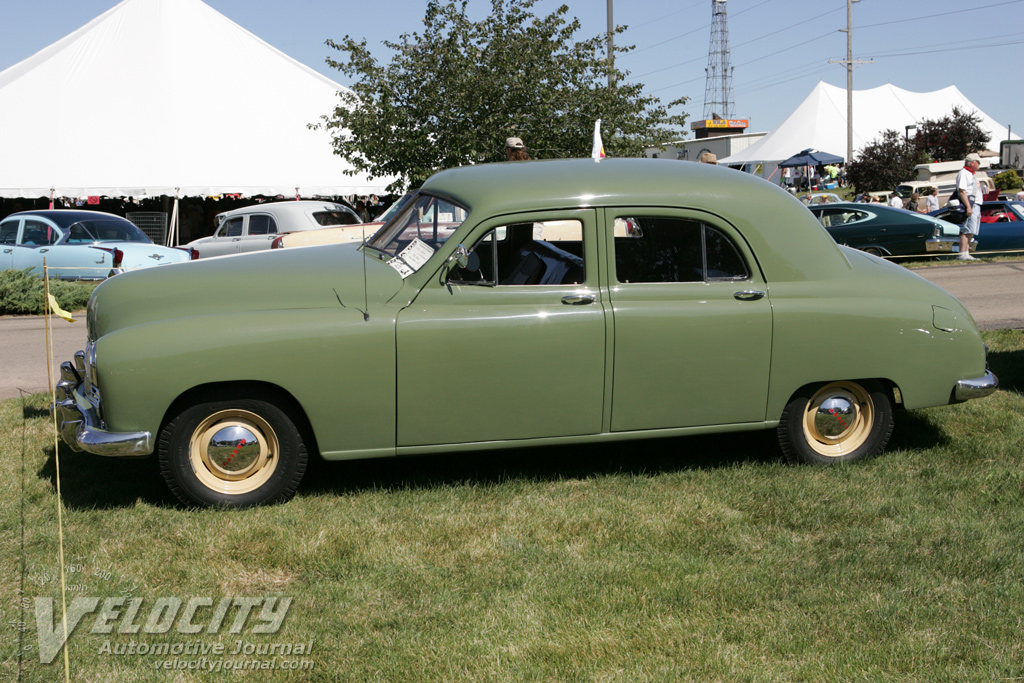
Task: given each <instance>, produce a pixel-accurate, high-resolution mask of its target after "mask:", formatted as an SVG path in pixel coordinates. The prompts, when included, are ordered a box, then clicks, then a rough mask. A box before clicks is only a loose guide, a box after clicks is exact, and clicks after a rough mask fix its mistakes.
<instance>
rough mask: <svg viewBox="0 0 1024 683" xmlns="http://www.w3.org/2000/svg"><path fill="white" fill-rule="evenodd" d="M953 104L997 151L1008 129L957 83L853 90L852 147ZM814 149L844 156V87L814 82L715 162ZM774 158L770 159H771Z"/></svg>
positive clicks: (769, 160) (774, 158)
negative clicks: (770, 125) (774, 119)
mask: <svg viewBox="0 0 1024 683" xmlns="http://www.w3.org/2000/svg"><path fill="white" fill-rule="evenodd" d="M953 107H960V108H961V109H962V110H963V111H965V112H970V113H977V114H978V115H979V116H981V123H980V124H979V125H980V126H981V128H982V129H983V130H985V131H986V132H987V133H988V134H989V135H990V136H991V140H990V141H989V147H990V148H991V149H992V150H994V151H996V150H998V149H999V141H1000V140H1005V139H1006V137H1007V134H1008V132H1007V130H1006V128H1005V127H1003V126H1000V125H999V124H998V123H996V121H995V120H994V119H992V118H991V117H990V116H988V115H986V114H985V112H983V111H981V110H980V109H978V108H977V107H976V106H974V104H973V103H972V102H971V101H970V100H968V99H967V98H966V97H964V95H963V93H961V92H960V91H959V90H958V89H957V88H956V86H952V85H951V86H949V87H948V88H943V89H942V90H936V91H934V92H926V93H916V92H910V91H909V90H903V89H901V88H897V87H896V86H894V85H891V84H890V85H883V86H879V87H877V88H871V89H869V90H854V91H853V150H854V154H855V155H856V153H857V151H858V150H860V149H863V148H864V147H865V146H867V145H868V144H869V143H871V142H872V141H873V140H875V139H876V138H879V137H881V135H882V133H883V132H884V131H886V130H895V131H898V132H900V133H904V132H905V127H906V126H910V125H915V124H917V123H919V122H921V121H923V120H925V119H929V120H932V121H935V120H937V119H941V118H942V117H944V116H948V115H949V114H950V113H952V111H953ZM809 148H810V149H817V150H821V151H822V152H829V153H830V154H835V155H838V156H841V157H844V158H845V157H846V89H845V88H838V87H836V86H834V85H829V84H827V83H824V82H819V83H818V85H817V86H815V88H814V90H812V91H811V94H810V95H808V96H807V99H805V100H804V101H803V102H801V103H800V106H799V107H797V108H796V110H795V111H793V113H792V114H790V115H789V116H788V117H787V118H786V120H785V121H783V122H782V123H781V124H780V125H779V127H778V128H776V129H775V130H773V131H772V132H770V133H768V134H767V135H766V136H764V137H763V138H761V139H760V140H758V141H757V142H755V143H754V144H752V145H751V146H750V147H747V148H746V149H744V150H743V151H741V152H738V153H736V154H733V155H732V156H730V157H727V158H725V159H719V160H718V163H719V164H746V163H758V162H760V163H764V164H766V165H768V164H772V166H773V167H774V165H775V164H777V162H779V161H782V160H784V159H788V158H789V157H791V156H793V155H794V154H797V153H798V152H800V151H801V150H804V149H809ZM773 162H774V163H773Z"/></svg>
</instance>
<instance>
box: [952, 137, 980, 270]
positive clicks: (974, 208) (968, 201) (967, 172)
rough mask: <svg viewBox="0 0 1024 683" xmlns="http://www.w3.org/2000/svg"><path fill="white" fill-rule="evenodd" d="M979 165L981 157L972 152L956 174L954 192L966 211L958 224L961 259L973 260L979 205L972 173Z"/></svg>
mask: <svg viewBox="0 0 1024 683" xmlns="http://www.w3.org/2000/svg"><path fill="white" fill-rule="evenodd" d="M979 166H981V157H979V156H978V155H977V154H974V153H973V152H972V153H971V154H968V155H967V158H966V159H964V167H963V168H962V169H961V170H960V172H959V173H957V174H956V194H957V197H959V199H960V204H962V205H963V207H964V210H965V211H966V213H967V220H965V221H964V222H963V223H961V224H960V256H959V257H957V258H959V259H960V260H961V261H973V260H974V257H973V256H971V254H970V253H969V252H970V248H971V238H972V237H974V236H975V235H977V234H978V228H979V226H980V225H981V207H980V206H979V205H978V204H980V203H978V202H976V197H977V194H978V181H977V180H976V179H975V177H974V174H975V173H976V172H977V170H978V167H979Z"/></svg>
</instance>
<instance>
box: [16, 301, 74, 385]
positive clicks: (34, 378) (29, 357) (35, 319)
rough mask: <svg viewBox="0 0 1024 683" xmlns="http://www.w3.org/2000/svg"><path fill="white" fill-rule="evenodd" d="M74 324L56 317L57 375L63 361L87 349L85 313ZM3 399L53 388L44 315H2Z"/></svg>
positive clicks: (54, 364)
mask: <svg viewBox="0 0 1024 683" xmlns="http://www.w3.org/2000/svg"><path fill="white" fill-rule="evenodd" d="M74 317H75V321H76V322H73V323H69V322H66V321H64V320H61V319H60V318H56V317H55V318H53V319H52V320H53V322H51V323H50V329H51V330H52V332H53V344H52V345H53V376H54V377H55V378H57V377H59V375H60V364H61V363H62V362H63V361H66V360H71V356H72V354H74V352H75V351H78V350H79V349H84V348H85V313H84V312H83V313H76V314H75V316H74ZM0 340H2V341H0V399H5V398H14V397H16V396H21V395H22V394H23V393H25V394H37V393H40V392H46V391H49V383H48V382H47V381H46V329H45V318H43V317H42V316H18V317H6V316H5V317H0Z"/></svg>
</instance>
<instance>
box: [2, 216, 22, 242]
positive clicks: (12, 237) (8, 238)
mask: <svg viewBox="0 0 1024 683" xmlns="http://www.w3.org/2000/svg"><path fill="white" fill-rule="evenodd" d="M18 223H19V221H18V220H17V219H15V220H13V221H6V222H4V223H0V244H14V243H15V242H16V241H17V239H18Z"/></svg>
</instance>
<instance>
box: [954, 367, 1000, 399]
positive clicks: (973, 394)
mask: <svg viewBox="0 0 1024 683" xmlns="http://www.w3.org/2000/svg"><path fill="white" fill-rule="evenodd" d="M998 387H999V378H998V377H996V376H995V375H993V374H992V373H991V372H990V371H988V370H986V371H985V376H984V377H977V378H975V379H962V380H960V381H959V382H957V383H956V390H955V391H954V394H953V396H954V397H955V398H956V400H957V401H969V400H971V399H972V398H981V397H983V396H988V395H989V394H991V393H992V392H994V391H995V390H996V389H997V388H998Z"/></svg>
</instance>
